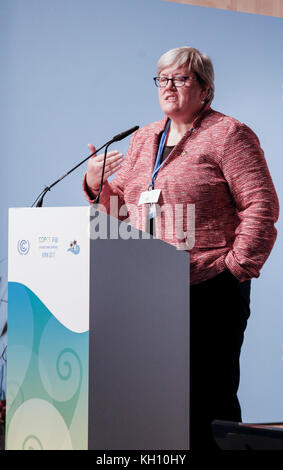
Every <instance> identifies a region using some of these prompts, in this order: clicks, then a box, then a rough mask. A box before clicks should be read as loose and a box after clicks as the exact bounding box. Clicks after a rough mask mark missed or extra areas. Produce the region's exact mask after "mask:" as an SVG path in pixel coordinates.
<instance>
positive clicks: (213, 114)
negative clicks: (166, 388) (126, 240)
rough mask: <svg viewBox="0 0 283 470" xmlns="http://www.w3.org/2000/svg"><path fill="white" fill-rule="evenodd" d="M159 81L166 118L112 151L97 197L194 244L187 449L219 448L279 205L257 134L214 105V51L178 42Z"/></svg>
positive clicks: (159, 232) (93, 172)
mask: <svg viewBox="0 0 283 470" xmlns="http://www.w3.org/2000/svg"><path fill="white" fill-rule="evenodd" d="M154 83H155V85H156V87H157V91H158V96H159V102H160V106H161V109H162V111H163V113H164V119H162V120H161V121H158V122H153V123H151V124H148V125H147V126H145V127H144V128H142V129H139V130H138V131H136V132H135V133H134V134H133V137H132V138H131V141H130V146H129V150H128V152H127V155H126V157H125V158H123V156H122V154H121V153H119V152H118V151H112V152H109V153H108V154H107V159H106V167H105V174H104V186H103V189H102V192H101V196H100V204H101V205H103V206H104V207H105V210H106V211H107V212H108V213H109V214H110V197H114V196H115V197H116V198H117V204H118V206H117V207H118V211H117V214H116V215H118V217H120V218H121V219H122V220H124V219H125V217H126V216H125V206H126V207H127V210H128V214H127V217H129V219H130V222H131V224H132V225H133V226H135V227H136V228H138V229H140V230H144V231H145V230H148V229H149V228H150V229H151V230H155V232H154V233H155V234H156V236H157V237H158V238H161V239H163V240H164V241H166V242H168V243H171V244H173V245H175V246H176V247H178V248H181V249H185V250H187V251H189V252H190V316H191V345H190V351H191V385H190V392H191V448H192V449H210V450H214V449H216V444H215V443H214V441H213V436H212V431H211V422H212V421H213V420H214V419H221V420H228V421H229V420H231V421H238V422H239V421H241V409H240V405H239V401H238V398H237V390H238V386H239V357H240V350H241V346H242V342H243V337H244V331H245V328H246V324H247V319H248V317H249V315H250V288H251V279H252V278H257V277H258V276H259V274H260V270H261V268H262V266H263V264H264V263H265V261H266V259H267V258H268V256H269V254H270V252H271V249H272V247H273V245H274V242H275V239H276V228H275V226H274V224H275V222H276V221H277V219H278V213H279V203H278V198H277V195H276V192H275V188H274V185H273V182H272V179H271V176H270V173H269V170H268V167H267V163H266V160H265V156H264V153H263V150H262V149H261V147H260V143H259V140H258V137H257V136H256V135H255V133H254V132H253V131H252V130H251V129H250V128H249V127H248V126H247V125H245V124H243V123H241V122H239V121H238V120H236V119H234V118H233V117H230V116H227V115H224V114H223V113H220V112H218V111H215V110H213V109H212V108H211V103H212V100H213V97H214V71H213V65H212V63H211V60H210V59H209V57H207V56H206V55H205V54H202V53H200V52H199V51H198V50H197V49H194V48H192V47H180V48H176V49H172V50H170V51H168V52H166V53H165V54H163V55H162V56H161V58H160V59H159V61H158V64H157V76H156V77H154ZM89 148H90V151H91V152H92V153H93V152H94V151H95V149H94V147H93V146H92V145H89ZM102 164H103V155H98V156H95V157H92V158H91V159H90V160H89V164H88V168H87V172H86V176H85V179H84V183H83V185H84V192H85V195H86V197H87V199H88V200H89V201H90V202H93V201H94V200H95V198H96V196H97V193H98V189H99V186H100V180H101V174H102ZM117 170H118V171H117ZM115 172H117V174H116V176H115V178H114V179H113V180H112V181H111V182H109V181H107V179H108V178H109V176H111V175H112V174H114V173H115ZM180 207H181V208H182V211H181V212H180ZM192 208H193V210H192ZM119 214H120V215H119ZM110 215H111V214H110ZM112 215H114V214H112ZM192 220H193V222H194V223H193V226H192ZM168 221H169V222H171V223H169V222H168Z"/></svg>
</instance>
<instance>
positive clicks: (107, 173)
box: [104, 162, 121, 180]
mask: <svg viewBox="0 0 283 470" xmlns="http://www.w3.org/2000/svg"><path fill="white" fill-rule="evenodd" d="M120 166H121V162H119V163H115V164H112V165H109V166H108V167H107V168H105V172H104V180H105V179H107V178H109V176H111V175H113V174H114V173H116V171H118V170H119V168H120Z"/></svg>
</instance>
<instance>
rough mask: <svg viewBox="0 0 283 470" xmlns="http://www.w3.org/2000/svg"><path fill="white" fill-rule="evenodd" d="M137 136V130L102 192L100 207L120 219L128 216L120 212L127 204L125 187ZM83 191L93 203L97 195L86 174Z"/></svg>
mask: <svg viewBox="0 0 283 470" xmlns="http://www.w3.org/2000/svg"><path fill="white" fill-rule="evenodd" d="M135 136H136V132H135V133H134V134H133V136H132V137H131V140H130V145H129V149H128V152H127V155H126V156H125V158H124V160H123V163H122V165H121V167H120V169H119V171H118V172H117V173H116V175H115V177H114V179H113V180H112V181H111V182H109V181H105V183H104V185H103V188H102V191H101V194H100V200H99V204H100V209H102V210H104V211H105V212H107V214H109V215H112V216H114V217H117V218H119V219H120V220H124V219H126V218H127V215H125V211H123V215H121V216H119V212H120V209H121V207H122V206H124V204H125V201H124V188H125V185H126V182H127V179H128V177H129V175H130V172H131V168H132V154H133V151H134V148H135ZM83 192H84V195H85V197H86V199H87V200H88V202H89V203H90V204H93V203H94V200H95V197H96V196H95V195H94V194H92V192H91V190H90V189H89V188H88V186H87V183H86V175H85V176H84V180H83Z"/></svg>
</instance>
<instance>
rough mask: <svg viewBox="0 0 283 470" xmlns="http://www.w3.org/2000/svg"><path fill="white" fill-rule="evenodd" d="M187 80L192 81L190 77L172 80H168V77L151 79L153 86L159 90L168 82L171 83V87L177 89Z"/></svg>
mask: <svg viewBox="0 0 283 470" xmlns="http://www.w3.org/2000/svg"><path fill="white" fill-rule="evenodd" d="M188 79H191V80H193V79H194V77H192V76H190V77H173V78H168V77H154V78H153V80H154V83H155V85H156V86H157V87H160V88H165V87H166V86H167V85H168V83H169V81H170V80H171V81H172V85H173V86H175V87H177V88H179V87H181V86H184V85H185V83H186V81H187V80H188Z"/></svg>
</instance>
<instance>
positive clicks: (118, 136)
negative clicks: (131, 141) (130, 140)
mask: <svg viewBox="0 0 283 470" xmlns="http://www.w3.org/2000/svg"><path fill="white" fill-rule="evenodd" d="M138 129H139V126H135V127H132V128H131V129H128V130H127V131H125V132H121V134H117V135H115V137H113V139H112V142H118V141H119V140H123V139H125V138H126V137H128V135H131V134H132V133H133V132H135V131H137V130H138Z"/></svg>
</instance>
